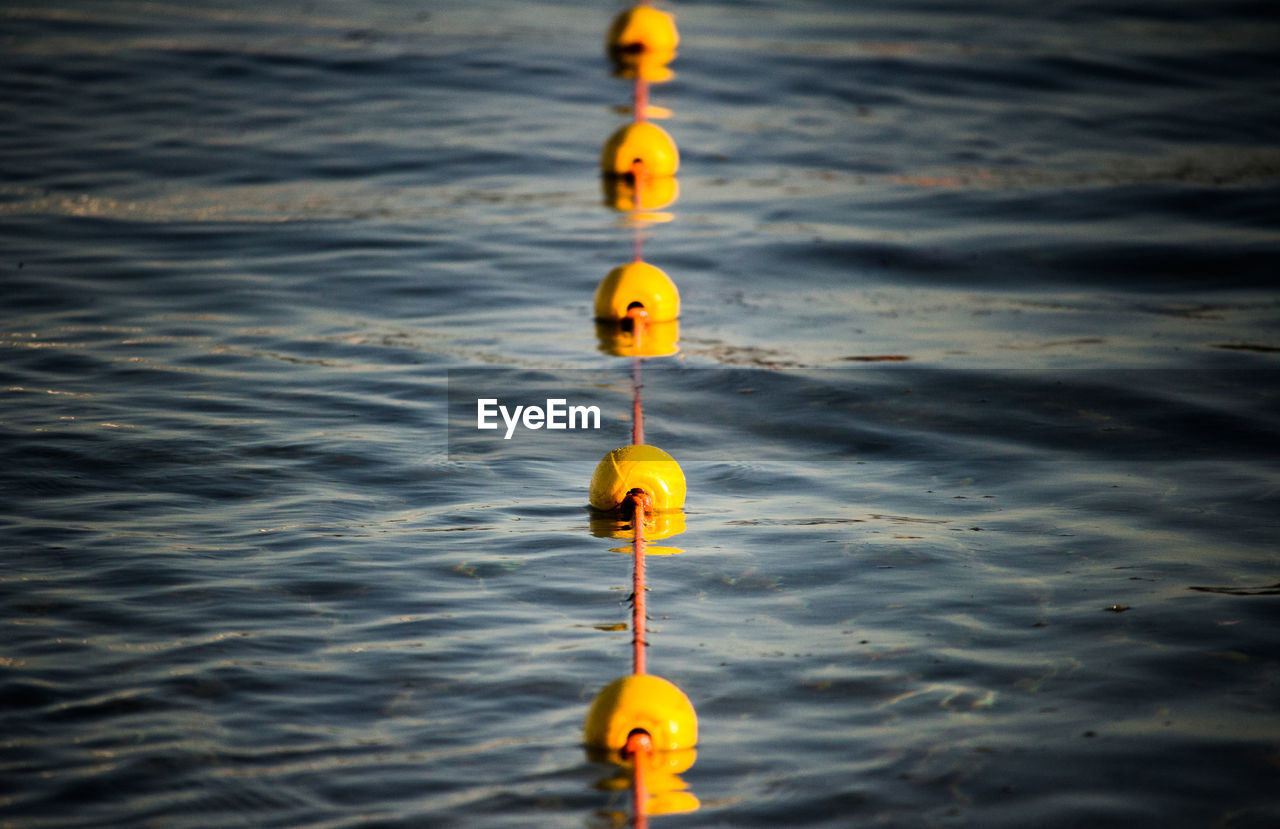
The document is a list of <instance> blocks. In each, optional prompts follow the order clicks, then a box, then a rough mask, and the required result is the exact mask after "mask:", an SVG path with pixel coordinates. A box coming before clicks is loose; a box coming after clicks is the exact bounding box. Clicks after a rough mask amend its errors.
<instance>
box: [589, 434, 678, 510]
mask: <svg viewBox="0 0 1280 829" xmlns="http://www.w3.org/2000/svg"><path fill="white" fill-rule="evenodd" d="M633 489H641V490H643V491H644V492H645V493H646V494H647V495H648V496H649V498H650V500H651V503H650V506H649V510H651V511H653V512H669V511H672V510H678V509H680V508H681V507H683V506H684V496H685V482H684V472H683V471H681V469H680V464H678V463H676V460H675V458H673V457H671V456H670V455H668V454H667V453H666V452H663V451H662V450H661V449H659V448H658V447H656V446H647V445H636V444H632V445H631V446H623V447H620V448H618V449H614V450H613V451H612V452H610V453H609V454H607V455H605V456H604V457H603V458H601V459H600V463H598V464H596V471H595V472H594V473H592V475H591V487H590V493H589V495H588V501H589V502H590V503H591V506H593V507H595V508H596V509H599V510H616V509H619V508H620V506H621V505H622V502H623V500H624V499H625V498H626V497H627V493H629V492H631V490H633Z"/></svg>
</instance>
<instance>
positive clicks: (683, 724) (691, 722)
mask: <svg viewBox="0 0 1280 829" xmlns="http://www.w3.org/2000/svg"><path fill="white" fill-rule="evenodd" d="M582 730H583V739H584V741H585V742H586V744H587V745H588V746H594V747H596V748H607V749H613V750H615V751H621V750H622V749H623V748H624V747H625V746H626V744H627V737H628V736H630V734H631V732H632V731H636V730H640V731H644V732H645V733H647V734H648V735H649V739H650V740H652V742H653V748H654V750H655V751H679V750H682V749H691V748H693V747H694V746H695V745H696V744H697V742H698V715H697V714H696V713H695V712H694V710H693V703H691V702H689V698H688V697H686V696H685V695H684V692H683V691H681V690H680V689H679V688H677V687H676V686H675V685H672V684H671V683H670V682H668V681H667V680H665V679H662V678H661V677H657V676H653V675H652V674H632V675H631V676H624V677H622V678H620V679H615V680H614V681H613V682H610V683H609V684H608V685H606V686H605V687H604V689H603V690H601V691H600V693H599V694H597V695H596V698H595V700H594V701H592V703H591V708H590V709H588V711H587V718H586V721H585V722H584V723H583V726H582ZM686 768H687V767H686Z"/></svg>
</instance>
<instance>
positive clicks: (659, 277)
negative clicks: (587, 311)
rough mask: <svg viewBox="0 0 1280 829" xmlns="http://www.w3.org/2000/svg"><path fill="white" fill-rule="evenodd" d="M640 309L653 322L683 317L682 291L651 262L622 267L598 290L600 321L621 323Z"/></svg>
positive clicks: (596, 308)
mask: <svg viewBox="0 0 1280 829" xmlns="http://www.w3.org/2000/svg"><path fill="white" fill-rule="evenodd" d="M636 305H639V306H640V307H641V308H644V310H645V313H646V314H648V315H649V320H650V322H669V321H670V320H673V319H675V318H676V317H678V316H680V291H679V290H678V289H677V288H676V283H674V282H672V281H671V277H669V276H667V275H666V273H664V272H663V271H662V269H660V268H655V267H654V266H653V265H650V264H649V263H648V262H630V263H628V264H626V265H619V266H618V267H616V268H614V269H613V270H611V271H609V273H608V274H607V275H606V276H605V278H604V279H602V280H600V284H599V285H597V286H596V296H595V311H596V319H598V320H601V321H604V320H611V321H615V322H616V321H618V320H624V319H626V318H627V312H628V311H629V310H631V308H632V307H633V306H636Z"/></svg>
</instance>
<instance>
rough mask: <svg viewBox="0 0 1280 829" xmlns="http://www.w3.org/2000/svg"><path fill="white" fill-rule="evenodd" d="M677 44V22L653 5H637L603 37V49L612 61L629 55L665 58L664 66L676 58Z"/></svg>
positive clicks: (624, 13)
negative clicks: (604, 48) (607, 52)
mask: <svg viewBox="0 0 1280 829" xmlns="http://www.w3.org/2000/svg"><path fill="white" fill-rule="evenodd" d="M679 45H680V33H679V32H678V31H676V21H675V18H673V17H672V16H671V15H669V14H667V13H666V12H662V11H658V10H657V9H655V8H653V7H652V6H636V7H635V8H632V9H627V10H626V11H624V12H622V13H621V14H619V15H618V16H617V17H615V18H614V19H613V24H612V25H610V26H609V32H608V34H607V35H605V47H606V48H607V49H608V51H609V55H610V57H612V58H613V59H614V60H619V61H620V60H623V59H625V58H626V56H628V55H646V54H647V55H650V56H652V57H655V58H656V57H660V56H664V55H666V56H668V57H667V58H666V60H665V61H663V62H664V63H666V62H669V61H670V60H671V59H672V58H674V57H675V54H676V47H677V46H679Z"/></svg>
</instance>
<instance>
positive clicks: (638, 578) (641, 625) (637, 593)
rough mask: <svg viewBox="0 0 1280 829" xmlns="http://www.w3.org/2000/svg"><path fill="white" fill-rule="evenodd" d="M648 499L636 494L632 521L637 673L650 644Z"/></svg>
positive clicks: (633, 639) (634, 661)
mask: <svg viewBox="0 0 1280 829" xmlns="http://www.w3.org/2000/svg"><path fill="white" fill-rule="evenodd" d="M648 500H649V496H647V495H645V494H644V493H643V492H640V493H638V494H634V495H633V498H632V503H633V507H632V511H631V522H632V524H633V525H634V527H635V534H636V535H635V542H634V545H633V551H634V559H635V566H634V569H633V574H632V578H631V591H632V601H631V653H632V666H633V667H632V673H637V674H642V673H644V672H645V665H644V649H645V648H646V647H647V646H648V643H647V642H646V641H645V639H646V638H647V631H646V629H645V604H644V594H645V591H646V590H648V588H647V587H645V586H644V515H645V507H646V506H647V504H646V502H647V501H648Z"/></svg>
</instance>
